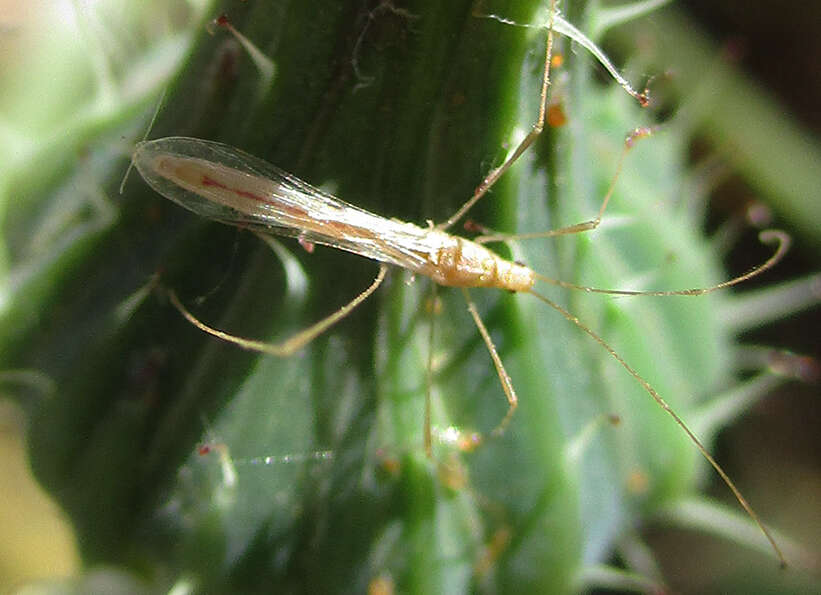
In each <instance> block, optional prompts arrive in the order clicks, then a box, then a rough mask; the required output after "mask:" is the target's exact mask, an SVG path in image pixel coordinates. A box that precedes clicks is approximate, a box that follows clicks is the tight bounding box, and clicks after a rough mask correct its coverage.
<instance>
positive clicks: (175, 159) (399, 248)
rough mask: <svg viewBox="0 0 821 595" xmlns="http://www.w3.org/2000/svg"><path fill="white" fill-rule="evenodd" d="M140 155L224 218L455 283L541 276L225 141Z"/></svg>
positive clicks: (154, 174)
mask: <svg viewBox="0 0 821 595" xmlns="http://www.w3.org/2000/svg"><path fill="white" fill-rule="evenodd" d="M197 155H202V156H201V157H200V156H197ZM229 157H230V159H229ZM134 161H135V164H136V167H137V169H138V170H139V171H140V173H141V174H142V176H143V177H144V178H145V179H146V180H147V181H148V182H149V184H151V186H152V187H154V189H155V190H157V192H159V193H160V194H163V195H164V196H166V197H168V198H170V199H171V200H173V201H175V202H177V203H179V204H180V205H182V206H184V207H186V208H187V209H189V210H192V211H194V212H195V213H197V214H199V215H203V216H206V217H210V218H212V219H216V220H218V221H222V222H224V223H231V224H235V225H247V226H249V227H252V228H257V229H260V230H262V231H266V232H269V233H270V232H273V233H277V234H281V235H288V236H294V237H299V238H301V239H302V240H303V241H309V242H311V243H317V244H325V245H329V246H332V247H335V248H340V249H343V250H347V251H349V252H354V253H356V254H360V255H362V256H365V257H367V258H372V259H374V260H378V261H380V262H386V263H388V264H393V265H397V266H400V267H403V268H406V269H408V270H410V271H412V272H414V273H418V274H421V275H425V276H427V277H430V278H431V279H433V280H434V281H436V282H437V283H438V284H440V285H445V286H449V287H488V288H497V289H505V290H509V291H517V292H518V291H528V290H529V289H530V288H531V287H533V285H534V284H535V282H536V275H535V273H534V272H533V271H532V270H530V269H529V268H528V267H526V266H524V265H520V264H517V263H514V262H510V261H508V260H505V259H504V258H502V257H500V256H498V255H497V254H495V253H494V252H492V251H490V250H488V249H487V248H485V247H484V246H482V245H480V244H477V243H475V242H472V241H470V240H468V239H465V238H460V237H458V236H454V235H452V234H450V233H447V232H445V231H442V230H439V229H436V228H433V227H430V228H423V227H420V226H418V225H414V224H412V223H406V222H403V221H399V220H397V219H387V218H384V217H380V216H378V215H375V214H373V213H369V212H367V211H365V210H363V209H360V208H358V207H355V206H353V205H350V204H348V203H346V202H344V201H341V200H339V199H337V198H335V197H333V196H331V195H329V194H327V193H325V192H322V191H321V190H319V189H317V188H314V187H312V186H310V185H309V184H306V183H305V182H303V181H301V180H299V179H298V178H295V177H294V176H291V175H289V174H286V173H285V172H281V171H279V170H278V169H276V168H275V167H274V166H272V165H270V164H268V163H265V162H263V161H261V160H259V159H257V158H255V157H253V156H251V155H248V154H246V153H243V152H242V151H239V150H238V149H234V148H233V147H229V146H227V145H223V144H221V143H214V142H210V141H204V140H201V139H194V138H186V137H170V138H164V139H159V140H154V141H147V142H144V143H141V144H140V145H139V146H138V147H137V150H136V151H135V154H134Z"/></svg>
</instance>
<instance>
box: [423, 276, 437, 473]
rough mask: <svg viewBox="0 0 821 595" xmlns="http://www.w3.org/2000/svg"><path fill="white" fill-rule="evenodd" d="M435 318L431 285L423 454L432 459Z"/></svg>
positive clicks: (434, 291) (432, 287) (433, 288)
mask: <svg viewBox="0 0 821 595" xmlns="http://www.w3.org/2000/svg"><path fill="white" fill-rule="evenodd" d="M435 316H436V283H432V284H431V310H430V327H429V333H428V368H427V373H426V374H425V454H426V455H427V456H428V458H433V438H432V437H431V429H430V423H431V422H430V420H431V411H430V409H431V391H432V390H433V339H434V336H433V331H434V317H435Z"/></svg>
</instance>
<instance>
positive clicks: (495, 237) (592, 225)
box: [473, 126, 655, 244]
mask: <svg viewBox="0 0 821 595" xmlns="http://www.w3.org/2000/svg"><path fill="white" fill-rule="evenodd" d="M654 130H655V129H654V128H651V127H646V126H643V127H640V128H636V129H635V130H633V131H632V132H630V134H628V135H627V138H626V139H625V140H624V148H623V149H622V152H621V156H620V157H619V162H618V165H616V171H615V173H614V174H613V178H612V179H611V180H610V186H608V188H607V192H606V193H605V195H604V198H603V199H602V204H601V206H600V207H599V212H598V213H597V214H596V216H595V217H594V218H593V219H590V220H589V221H583V222H581V223H576V224H575V225H569V226H567V227H560V228H559V229H551V230H548V231H538V232H534V233H520V234H506V233H496V232H494V233H492V234H485V235H481V236H479V237H477V238H473V241H474V242H476V243H477V244H488V243H490V242H507V241H512V240H530V239H535V238H549V237H553V236H563V235H568V234H574V233H581V232H585V231H591V230H593V229H596V228H597V227H598V226H599V224H601V220H602V217H603V216H604V211H605V209H606V208H607V205H608V204H609V203H610V198H611V197H612V196H613V192H614V191H615V189H616V182H618V180H619V176H620V175H621V171H622V169H623V167H624V160H625V159H626V158H627V154H628V153H629V152H630V149H632V148H633V146H634V145H635V144H636V141H638V140H639V139H642V138H646V137H648V136H650V135H651V134H653V132H654Z"/></svg>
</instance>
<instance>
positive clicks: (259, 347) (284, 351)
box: [168, 264, 388, 357]
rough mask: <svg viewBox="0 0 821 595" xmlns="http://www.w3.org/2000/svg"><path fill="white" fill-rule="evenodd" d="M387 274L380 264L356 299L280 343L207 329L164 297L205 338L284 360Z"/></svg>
mask: <svg viewBox="0 0 821 595" xmlns="http://www.w3.org/2000/svg"><path fill="white" fill-rule="evenodd" d="M387 271H388V265H386V264H380V265H379V273H378V274H377V275H376V279H374V280H373V283H371V285H370V286H369V287H368V288H367V289H366V290H365V291H363V292H362V293H360V294H359V295H358V296H356V297H355V298H354V299H353V300H351V301H350V302H349V303H347V304H345V305H344V306H342V307H341V308H340V309H339V310H337V311H336V312H334V313H333V314H331V315H330V316H327V317H325V318H323V319H322V320H320V321H319V322H316V323H314V324H312V325H311V326H309V327H308V328H306V329H304V330H302V331H299V332H298V333H296V334H295V335H294V336H292V337H290V338H289V339H286V340H285V341H282V342H281V343H266V342H264V341H256V340H254V339H246V338H243V337H237V336H235V335H231V334H229V333H226V332H224V331H221V330H219V329H215V328H213V327H210V326H208V325H207V324H205V323H204V322H202V321H200V320H199V319H198V318H196V317H195V316H194V315H193V314H191V312H189V311H188V310H187V309H186V307H185V306H183V305H182V302H180V300H179V298H178V297H177V294H176V293H174V292H173V291H171V290H169V291H168V297H169V298H170V300H171V303H172V304H173V305H174V307H175V308H176V309H177V310H179V311H180V313H181V314H182V315H183V316H184V317H185V319H186V320H188V322H190V323H191V324H193V325H194V326H195V327H197V328H198V329H200V330H201V331H203V332H206V333H208V334H209V335H213V336H215V337H217V338H218V339H222V340H223V341H228V342H229V343H233V344H234V345H238V346H240V347H242V348H243V349H249V350H251V351H259V352H260V353H267V354H269V355H276V356H278V357H287V356H289V355H291V354H293V353H294V352H296V351H299V350H300V349H301V348H302V347H304V346H305V345H307V344H308V343H310V342H311V341H313V340H314V339H315V338H316V337H317V336H319V335H320V334H322V333H323V332H325V331H326V330H327V329H328V328H329V327H330V326H332V325H333V324H335V323H337V322H339V321H340V320H342V319H343V318H345V317H346V316H347V315H348V314H350V313H351V311H353V309H354V308H356V307H357V306H358V305H359V304H361V303H362V302H364V301H365V300H366V299H368V298H369V297H370V296H371V294H372V293H373V292H374V291H376V289H377V288H378V287H379V286H380V285H381V284H382V281H383V280H384V279H385V274H386V273H387Z"/></svg>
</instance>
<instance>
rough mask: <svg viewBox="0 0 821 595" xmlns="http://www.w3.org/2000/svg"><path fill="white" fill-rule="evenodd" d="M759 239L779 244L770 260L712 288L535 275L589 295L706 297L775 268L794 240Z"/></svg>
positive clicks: (771, 234) (774, 232)
mask: <svg viewBox="0 0 821 595" xmlns="http://www.w3.org/2000/svg"><path fill="white" fill-rule="evenodd" d="M758 239H759V241H760V242H761V243H763V244H772V243H775V242H777V243H778V246H777V247H776V249H775V252H774V253H773V255H772V256H770V258H768V259H767V260H766V261H765V262H763V263H762V264H760V265H758V266H757V267H755V268H754V269H752V270H751V271H748V272H746V273H744V274H743V275H739V276H738V277H733V278H732V279H728V280H727V281H723V282H721V283H718V284H716V285H712V286H710V287H695V288H692V289H674V290H671V291H652V290H651V291H644V290H630V289H602V288H599V287H588V286H586V285H576V284H575V283H569V282H568V281H561V280H560V279H553V278H552V277H547V276H545V275H540V274H539V273H534V275H535V276H536V278H537V279H539V280H540V281H544V282H545V283H550V284H551V285H558V286H559V287H564V288H566V289H577V290H579V291H586V292H587V293H606V294H608V295H627V296H635V295H648V296H649V295H655V296H669V295H704V294H705V293H712V292H713V291H718V290H719V289H724V288H726V287H732V286H733V285H738V284H739V283H743V282H744V281H747V280H748V279H752V278H753V277H757V276H758V275H760V274H761V273H763V272H765V271H767V270H769V269H771V268H773V267H774V266H775V265H776V264H778V263H779V262H780V261H781V260H782V259H783V258H784V255H785V254H786V253H787V251H788V250H789V248H790V244H791V242H792V239H791V238H790V235H789V234H787V233H786V232H784V231H781V230H780V229H767V230H764V231H762V232H761V233H759V234H758Z"/></svg>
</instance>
